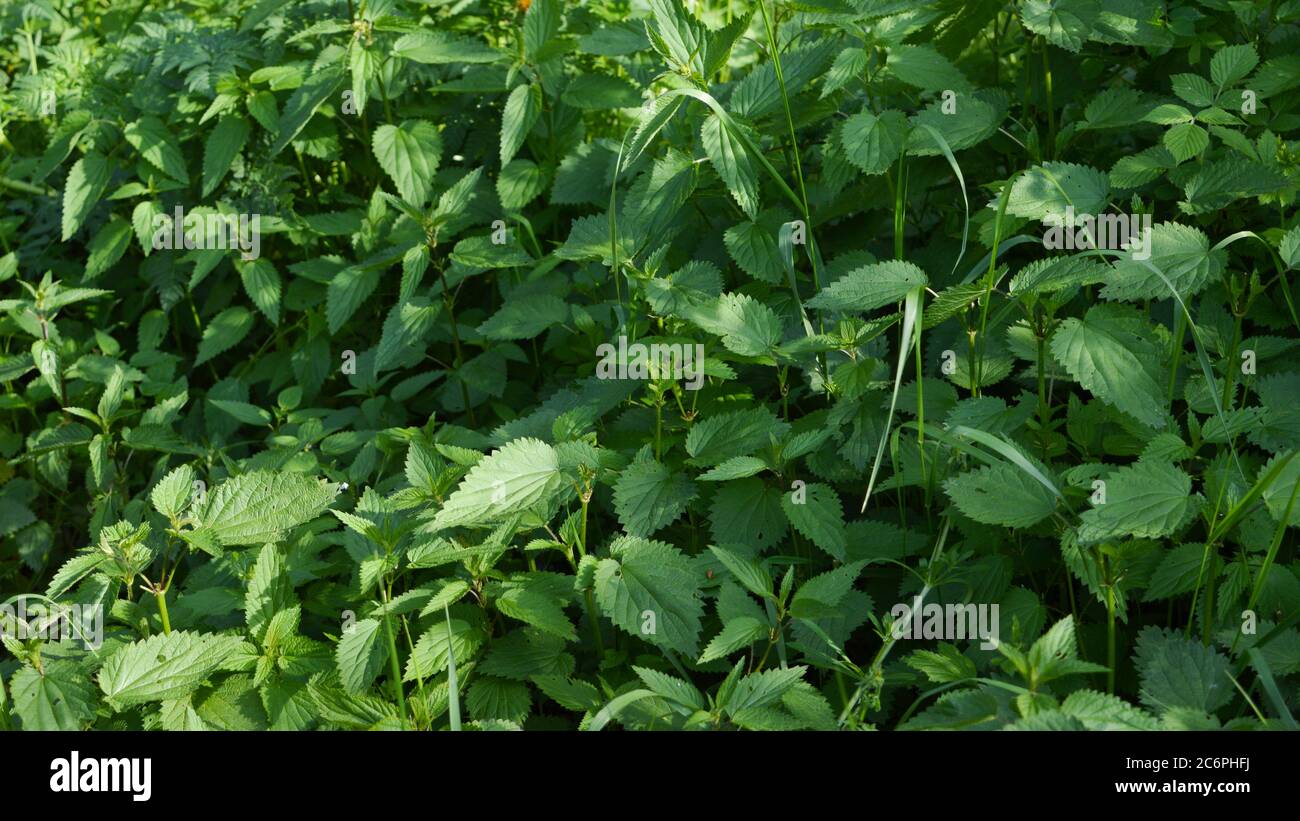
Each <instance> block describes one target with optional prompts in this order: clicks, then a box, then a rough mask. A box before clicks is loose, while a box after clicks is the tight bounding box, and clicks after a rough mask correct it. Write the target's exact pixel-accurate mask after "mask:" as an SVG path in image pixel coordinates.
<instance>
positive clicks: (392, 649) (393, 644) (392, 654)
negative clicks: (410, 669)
mask: <svg viewBox="0 0 1300 821" xmlns="http://www.w3.org/2000/svg"><path fill="white" fill-rule="evenodd" d="M387 604H388V595H387V594H385V595H384V605H385V606H387ZM384 633H385V635H386V636H387V637H388V665H389V667H388V669H389V673H390V675H391V676H392V677H393V694H394V695H396V696H397V707H398V709H399V710H400V711H401V714H402V724H403V725H404V726H405V724H406V722H407V721H408V720H409V716H410V714H409V713H408V711H407V709H406V693H405V692H404V691H403V690H402V668H401V666H400V665H399V664H398V663H397V640H396V639H395V638H394V637H393V623H392V617H391V616H389V614H388V610H387V609H385V610H384ZM447 635H448V638H447V642H448V644H447V647H448V652H451V649H450V648H451V634H450V633H448V634H447Z"/></svg>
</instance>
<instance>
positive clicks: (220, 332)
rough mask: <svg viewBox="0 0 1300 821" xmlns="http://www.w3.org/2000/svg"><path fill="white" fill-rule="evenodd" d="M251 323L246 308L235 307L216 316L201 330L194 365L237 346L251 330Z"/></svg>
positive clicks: (251, 316) (250, 316)
mask: <svg viewBox="0 0 1300 821" xmlns="http://www.w3.org/2000/svg"><path fill="white" fill-rule="evenodd" d="M253 322H254V319H253V315H252V314H251V313H249V312H248V309H247V308H240V307H238V306H236V307H233V308H227V309H226V310H224V311H222V312H221V313H219V314H217V315H216V316H215V317H213V318H212V321H211V322H209V323H208V324H207V325H206V326H205V327H204V328H203V339H202V340H201V341H200V342H199V352H198V356H197V357H196V358H195V360H194V364H195V365H202V364H203V363H204V362H207V361H208V360H209V359H211V358H213V357H214V356H217V355H218V354H221V353H224V352H226V351H228V350H230V349H231V348H233V347H234V346H236V345H238V344H239V343H240V342H242V341H243V339H244V337H246V336H248V332H249V331H251V330H252V329H253Z"/></svg>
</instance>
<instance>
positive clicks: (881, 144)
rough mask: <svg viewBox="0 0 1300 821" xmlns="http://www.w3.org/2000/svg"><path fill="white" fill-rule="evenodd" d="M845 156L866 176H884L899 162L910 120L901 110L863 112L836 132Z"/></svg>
mask: <svg viewBox="0 0 1300 821" xmlns="http://www.w3.org/2000/svg"><path fill="white" fill-rule="evenodd" d="M836 133H837V134H838V136H839V141H840V146H841V147H842V148H843V149H844V156H846V157H848V159H849V162H851V163H853V164H854V165H856V166H857V167H858V168H859V169H861V170H862V171H863V173H866V174H883V173H885V171H887V170H889V167H890V166H891V165H893V164H894V163H895V162H897V161H898V155H899V152H900V150H901V149H902V146H903V141H904V140H905V139H906V138H907V120H906V118H905V117H904V116H903V114H902V112H900V111H893V110H889V111H882V112H881V113H880V114H878V115H877V114H875V113H873V112H871V111H862V112H859V113H857V114H854V115H853V116H852V117H850V118H848V119H847V120H845V121H844V124H843V125H841V126H840V127H839V129H838V130H837V131H836Z"/></svg>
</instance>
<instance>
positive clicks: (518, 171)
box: [497, 160, 550, 211]
mask: <svg viewBox="0 0 1300 821" xmlns="http://www.w3.org/2000/svg"><path fill="white" fill-rule="evenodd" d="M549 180H550V174H549V173H548V171H547V169H545V168H543V167H542V166H539V165H537V164H536V163H534V162H532V161H531V160H511V161H510V163H509V164H508V165H506V167H505V168H502V169H501V176H499V177H497V196H498V197H499V198H500V199H501V207H502V208H505V209H507V210H511V211H517V210H519V209H521V208H523V207H524V206H525V205H527V204H528V203H530V202H532V201H533V200H534V199H536V198H537V197H539V196H541V195H542V193H543V192H544V191H546V186H547V183H548V182H549Z"/></svg>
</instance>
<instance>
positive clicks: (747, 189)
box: [700, 113, 759, 219]
mask: <svg viewBox="0 0 1300 821" xmlns="http://www.w3.org/2000/svg"><path fill="white" fill-rule="evenodd" d="M733 122H734V121H733ZM735 127H736V128H743V126H740V125H739V124H738V123H737V124H735ZM700 141H701V143H702V144H703V145H704V152H705V153H706V154H707V155H708V157H709V161H710V162H711V163H713V167H714V169H716V170H717V172H718V176H719V177H721V178H722V181H723V182H724V183H726V186H727V190H728V191H730V192H731V196H732V197H734V198H735V200H736V203H737V204H738V205H739V206H740V210H742V211H744V212H745V214H746V215H747V216H748V217H749V218H750V219H757V218H758V209H759V202H758V170H757V168H755V166H754V163H753V162H752V161H751V160H750V158H749V154H748V153H747V152H746V149H745V145H744V143H743V142H742V141H741V140H740V139H739V138H738V137H737V136H735V135H733V134H732V132H731V128H729V127H728V126H727V125H726V124H724V123H723V122H722V120H721V119H719V118H718V115H717V114H714V113H710V114H709V116H708V117H707V118H705V120H704V126H703V127H702V128H701V129H700ZM751 141H752V137H751Z"/></svg>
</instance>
